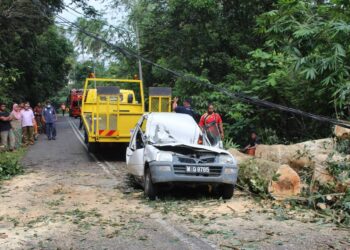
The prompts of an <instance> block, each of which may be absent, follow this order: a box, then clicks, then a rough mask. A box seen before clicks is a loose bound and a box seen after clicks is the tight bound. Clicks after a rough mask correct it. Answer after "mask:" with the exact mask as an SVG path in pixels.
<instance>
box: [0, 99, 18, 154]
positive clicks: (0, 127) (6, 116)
mask: <svg viewBox="0 0 350 250" xmlns="http://www.w3.org/2000/svg"><path fill="white" fill-rule="evenodd" d="M11 120H12V118H11V116H10V113H9V112H7V111H6V105H5V103H0V137H1V146H2V147H5V148H6V149H8V150H10V151H12V150H14V148H15V135H14V134H13V131H12V127H11V123H10V122H11Z"/></svg>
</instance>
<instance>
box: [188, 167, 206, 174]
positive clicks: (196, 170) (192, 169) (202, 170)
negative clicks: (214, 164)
mask: <svg viewBox="0 0 350 250" xmlns="http://www.w3.org/2000/svg"><path fill="white" fill-rule="evenodd" d="M186 173H195V174H196V173H203V174H209V173H210V169H209V167H197V166H186Z"/></svg>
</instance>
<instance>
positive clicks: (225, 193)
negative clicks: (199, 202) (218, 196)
mask: <svg viewBox="0 0 350 250" xmlns="http://www.w3.org/2000/svg"><path fill="white" fill-rule="evenodd" d="M234 188H235V187H234V185H231V184H224V185H223V187H222V198H223V199H224V200H228V199H231V198H232V196H233V191H234Z"/></svg>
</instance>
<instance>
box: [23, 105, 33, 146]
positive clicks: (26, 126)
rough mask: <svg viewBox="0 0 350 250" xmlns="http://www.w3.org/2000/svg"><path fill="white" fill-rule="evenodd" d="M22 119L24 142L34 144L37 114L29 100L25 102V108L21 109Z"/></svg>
mask: <svg viewBox="0 0 350 250" xmlns="http://www.w3.org/2000/svg"><path fill="white" fill-rule="evenodd" d="M21 120H22V133H23V144H24V145H25V146H28V144H30V145H33V144H34V124H35V116H34V113H33V110H32V109H31V108H30V105H29V102H27V103H25V104H24V109H23V110H22V111H21Z"/></svg>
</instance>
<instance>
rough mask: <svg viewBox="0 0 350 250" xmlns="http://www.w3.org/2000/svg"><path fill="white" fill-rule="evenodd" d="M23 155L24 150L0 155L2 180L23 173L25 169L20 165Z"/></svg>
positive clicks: (0, 176)
mask: <svg viewBox="0 0 350 250" xmlns="http://www.w3.org/2000/svg"><path fill="white" fill-rule="evenodd" d="M23 153H24V150H19V151H17V152H1V153H0V180H7V179H9V178H11V177H12V176H15V175H17V174H21V173H23V167H22V165H21V163H20V159H21V157H22V156H23Z"/></svg>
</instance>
